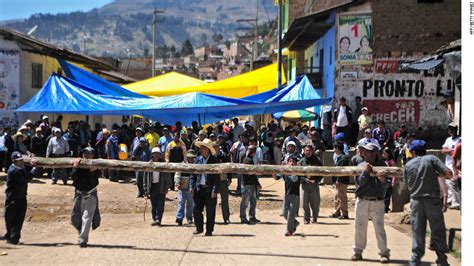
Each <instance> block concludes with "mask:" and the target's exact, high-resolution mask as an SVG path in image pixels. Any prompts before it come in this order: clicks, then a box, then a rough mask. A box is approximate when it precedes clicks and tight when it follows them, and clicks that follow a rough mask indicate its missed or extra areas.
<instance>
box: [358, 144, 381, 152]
mask: <svg viewBox="0 0 474 266" xmlns="http://www.w3.org/2000/svg"><path fill="white" fill-rule="evenodd" d="M360 148H364V149H366V150H368V151H378V150H379V146H378V145H377V144H375V143H373V142H364V143H359V149H360Z"/></svg>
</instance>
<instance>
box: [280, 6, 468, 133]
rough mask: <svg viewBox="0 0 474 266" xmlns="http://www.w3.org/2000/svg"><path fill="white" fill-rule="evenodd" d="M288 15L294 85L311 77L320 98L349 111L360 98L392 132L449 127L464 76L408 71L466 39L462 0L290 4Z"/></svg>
mask: <svg viewBox="0 0 474 266" xmlns="http://www.w3.org/2000/svg"><path fill="white" fill-rule="evenodd" d="M283 13H284V22H285V26H284V29H285V36H284V44H285V46H286V47H287V48H288V49H289V50H290V54H289V56H288V57H287V60H286V66H287V68H286V69H287V76H288V77H289V79H294V77H295V76H296V75H300V74H307V75H308V76H309V77H310V79H311V80H312V83H313V86H314V87H315V88H316V89H317V91H318V92H319V93H320V95H321V97H333V98H334V99H335V100H337V99H339V98H341V97H345V98H346V99H347V100H348V104H349V105H350V106H352V105H353V104H354V102H355V97H356V96H360V97H362V101H363V105H364V106H366V107H368V109H369V113H370V114H371V115H372V117H373V118H374V120H376V121H377V120H384V121H385V122H386V123H387V125H388V126H389V127H390V128H392V129H395V128H396V127H398V126H400V125H401V124H406V125H407V126H408V127H409V128H411V130H416V129H418V128H419V127H423V129H424V130H428V131H430V130H432V129H442V128H445V127H446V125H447V124H448V123H449V121H450V119H449V116H448V115H447V109H446V107H445V106H443V105H442V104H441V102H443V100H444V95H446V94H447V93H454V94H455V95H456V94H459V93H460V79H459V77H458V76H456V75H453V73H450V71H449V69H448V68H447V67H445V64H443V63H441V64H440V65H438V66H436V67H433V68H431V69H412V68H406V67H405V66H406V65H409V64H410V62H414V61H417V60H420V59H423V58H427V57H430V56H434V55H435V51H436V50H437V49H439V48H440V47H441V46H443V45H447V44H449V43H450V42H452V41H455V40H457V39H460V38H461V1H460V0H443V1H420V0H418V1H417V0H396V1H393V0H392V1H388V0H368V1H360V0H359V1H338V0H334V1H330V0H327V1H323V0H321V1H318V0H306V1H304V0H295V1H291V0H290V1H286V4H285V7H284V12H283ZM334 102H335V104H337V101H334ZM329 109H330V107H328V106H326V107H323V108H322V110H325V111H328V110H329ZM437 132H438V131H437ZM439 137H442V136H439ZM434 138H436V137H434Z"/></svg>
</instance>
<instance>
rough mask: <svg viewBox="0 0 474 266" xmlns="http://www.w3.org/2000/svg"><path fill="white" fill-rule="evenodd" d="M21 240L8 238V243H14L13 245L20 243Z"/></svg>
mask: <svg viewBox="0 0 474 266" xmlns="http://www.w3.org/2000/svg"><path fill="white" fill-rule="evenodd" d="M19 242H20V241H18V240H11V239H8V240H7V243H8V244H12V245H18V243H19Z"/></svg>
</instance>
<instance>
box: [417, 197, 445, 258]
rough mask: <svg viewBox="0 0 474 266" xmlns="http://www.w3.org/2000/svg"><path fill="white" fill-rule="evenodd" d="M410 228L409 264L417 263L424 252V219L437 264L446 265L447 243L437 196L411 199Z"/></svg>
mask: <svg viewBox="0 0 474 266" xmlns="http://www.w3.org/2000/svg"><path fill="white" fill-rule="evenodd" d="M410 221H411V228H412V231H413V245H412V257H411V261H410V264H411V265H418V264H419V263H420V261H421V258H422V257H423V255H424V254H425V240H426V221H429V222H430V228H431V243H432V244H433V246H434V249H435V251H436V255H437V256H438V260H436V263H437V264H438V265H448V261H447V259H448V257H447V256H446V253H447V252H448V245H447V242H446V226H445V224H444V215H443V203H442V202H441V200H440V199H439V198H417V199H412V200H411V217H410Z"/></svg>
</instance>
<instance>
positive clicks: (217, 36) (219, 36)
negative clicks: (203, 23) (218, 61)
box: [212, 33, 224, 43]
mask: <svg viewBox="0 0 474 266" xmlns="http://www.w3.org/2000/svg"><path fill="white" fill-rule="evenodd" d="M223 39H224V36H222V34H220V33H215V34H214V35H212V40H213V41H214V43H219V42H220V41H222V40H223Z"/></svg>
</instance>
